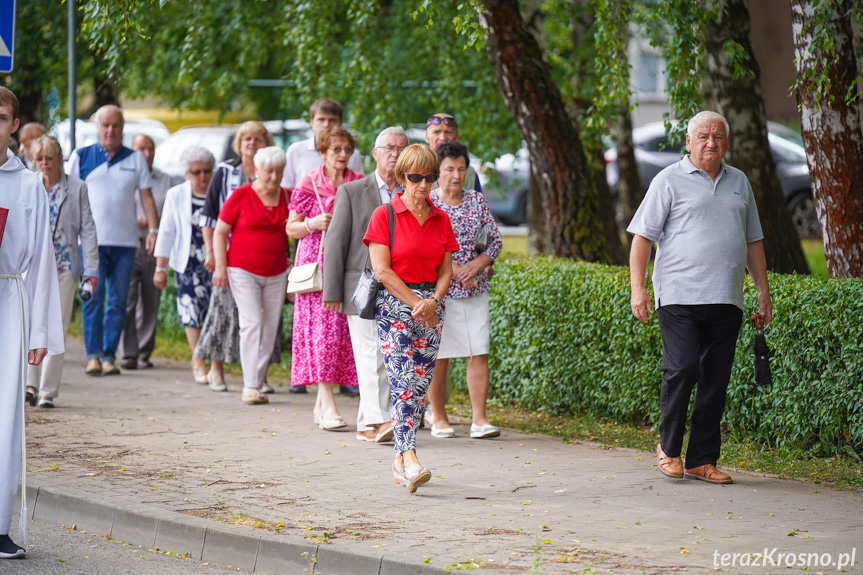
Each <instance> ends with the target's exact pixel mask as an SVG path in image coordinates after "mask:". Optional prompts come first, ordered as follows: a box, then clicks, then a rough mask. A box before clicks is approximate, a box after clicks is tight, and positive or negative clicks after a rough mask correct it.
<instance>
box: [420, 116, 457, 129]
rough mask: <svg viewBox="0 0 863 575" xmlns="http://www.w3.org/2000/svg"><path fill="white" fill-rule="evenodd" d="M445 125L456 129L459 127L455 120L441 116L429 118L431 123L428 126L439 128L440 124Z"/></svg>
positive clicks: (427, 123)
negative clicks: (432, 125)
mask: <svg viewBox="0 0 863 575" xmlns="http://www.w3.org/2000/svg"><path fill="white" fill-rule="evenodd" d="M440 123H443V124H444V125H446V126H452V127H454V128H456V127H458V124H456V122H455V118H441V117H440V116H432V117H431V118H429V121H428V122H426V126H429V125H431V124H434V125H435V126H437V125H438V124H440Z"/></svg>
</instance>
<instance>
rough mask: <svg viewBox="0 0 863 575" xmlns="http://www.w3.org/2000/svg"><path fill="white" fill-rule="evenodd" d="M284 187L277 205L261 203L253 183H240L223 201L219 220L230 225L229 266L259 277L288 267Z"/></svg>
mask: <svg viewBox="0 0 863 575" xmlns="http://www.w3.org/2000/svg"><path fill="white" fill-rule="evenodd" d="M285 195H286V194H285V193H284V190H283V191H282V193H280V194H279V205H278V206H274V207H273V208H272V209H271V208H268V207H267V206H265V205H264V203H263V202H262V201H261V199H260V198H259V197H258V194H257V193H256V192H255V190H253V189H252V184H247V185H245V186H241V187H239V188H237V189H236V190H234V193H232V194H231V196H230V197H229V198H228V199H227V200H225V203H224V204H223V205H222V209H221V210H220V211H219V219H220V220H222V221H223V222H225V223H226V224H228V225H229V226H231V244H230V246H229V247H228V266H229V267H232V268H241V269H244V270H246V271H247V272H249V273H253V274H256V275H259V276H267V277H270V276H275V275H279V274H280V273H282V272H284V271H285V270H287V269H288V236H287V234H286V233H285V224H286V223H287V221H288V202H287V201H286V198H285Z"/></svg>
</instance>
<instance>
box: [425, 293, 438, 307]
mask: <svg viewBox="0 0 863 575" xmlns="http://www.w3.org/2000/svg"><path fill="white" fill-rule="evenodd" d="M426 299H430V300H434V303H435V305H440V301H438V299H437V298H436V297H435V296H433V295H431V296H429V297H428V298H426Z"/></svg>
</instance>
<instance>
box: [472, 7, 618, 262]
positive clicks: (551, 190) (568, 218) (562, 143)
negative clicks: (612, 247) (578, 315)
mask: <svg viewBox="0 0 863 575" xmlns="http://www.w3.org/2000/svg"><path fill="white" fill-rule="evenodd" d="M483 4H484V5H485V7H486V9H487V13H486V15H485V18H486V21H487V26H488V42H487V45H486V47H487V50H488V56H489V60H490V61H491V64H492V67H493V69H494V71H495V75H496V76H497V78H498V82H499V84H500V87H501V91H502V93H503V96H504V100H505V101H506V103H507V106H508V107H509V109H510V112H511V113H512V115H513V118H514V119H515V122H516V125H517V126H518V128H519V131H520V132H521V134H522V137H523V138H524V140H525V142H527V148H528V152H529V154H530V163H531V168H532V170H533V173H534V175H535V176H536V178H537V182H538V183H539V187H540V191H541V193H542V204H543V208H544V210H545V218H546V221H547V222H548V230H549V241H550V244H551V249H552V251H553V252H554V254H555V255H557V256H562V257H569V258H580V259H584V260H587V261H601V262H608V260H609V257H608V248H607V243H606V241H605V235H604V231H603V227H602V224H601V223H600V221H599V219H598V217H597V214H598V203H597V197H596V189H595V187H594V186H593V182H592V181H591V176H590V172H589V170H588V167H587V160H586V159H585V155H584V149H583V147H582V145H581V140H580V138H579V135H578V130H577V129H576V127H575V126H574V125H573V124H572V122H571V121H570V119H569V114H568V112H567V110H566V107H565V106H564V104H563V101H562V100H561V97H560V92H559V91H558V89H557V86H556V85H555V84H554V82H553V81H552V79H551V75H550V74H549V71H548V67H547V65H546V63H545V62H544V61H543V59H542V52H541V50H540V48H539V45H538V44H537V42H536V39H535V38H534V37H533V35H532V34H531V33H530V31H529V30H528V29H527V27H526V26H525V25H524V21H523V20H522V17H521V13H520V12H519V5H518V2H517V0H484V2H483Z"/></svg>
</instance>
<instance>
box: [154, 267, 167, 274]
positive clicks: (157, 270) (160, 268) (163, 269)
mask: <svg viewBox="0 0 863 575" xmlns="http://www.w3.org/2000/svg"><path fill="white" fill-rule="evenodd" d="M167 271H168V268H163V267H159V266H156V273H159V272H167Z"/></svg>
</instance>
